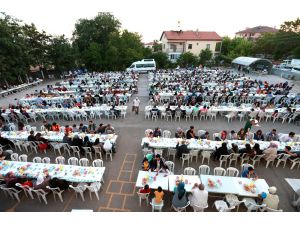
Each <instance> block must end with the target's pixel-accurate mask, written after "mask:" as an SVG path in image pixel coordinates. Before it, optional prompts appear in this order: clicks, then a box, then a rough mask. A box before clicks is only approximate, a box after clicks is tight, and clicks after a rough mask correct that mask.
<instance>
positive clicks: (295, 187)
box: [284, 178, 300, 200]
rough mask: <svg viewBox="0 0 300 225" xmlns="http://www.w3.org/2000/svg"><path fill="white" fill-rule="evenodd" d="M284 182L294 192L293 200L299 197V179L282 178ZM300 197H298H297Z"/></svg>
mask: <svg viewBox="0 0 300 225" xmlns="http://www.w3.org/2000/svg"><path fill="white" fill-rule="evenodd" d="M284 179H285V181H286V182H287V183H288V184H289V185H290V187H291V188H292V189H293V191H294V200H296V197H297V196H298V195H299V191H300V179H293V178H284ZM298 197H300V196H298Z"/></svg>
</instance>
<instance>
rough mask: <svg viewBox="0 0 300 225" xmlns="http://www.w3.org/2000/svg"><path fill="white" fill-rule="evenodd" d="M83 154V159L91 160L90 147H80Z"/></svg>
mask: <svg viewBox="0 0 300 225" xmlns="http://www.w3.org/2000/svg"><path fill="white" fill-rule="evenodd" d="M82 148H83V150H84V153H85V157H86V158H88V156H90V158H91V160H93V156H92V149H91V148H90V147H82Z"/></svg>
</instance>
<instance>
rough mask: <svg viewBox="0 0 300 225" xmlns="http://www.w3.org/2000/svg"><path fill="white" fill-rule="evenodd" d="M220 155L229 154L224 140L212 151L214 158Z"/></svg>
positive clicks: (216, 158)
mask: <svg viewBox="0 0 300 225" xmlns="http://www.w3.org/2000/svg"><path fill="white" fill-rule="evenodd" d="M221 155H229V152H228V148H227V144H226V143H225V142H223V143H222V146H221V147H220V148H216V151H215V153H214V160H215V161H216V160H219V159H220V157H221Z"/></svg>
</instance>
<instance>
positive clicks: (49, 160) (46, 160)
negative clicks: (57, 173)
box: [42, 157, 51, 164]
mask: <svg viewBox="0 0 300 225" xmlns="http://www.w3.org/2000/svg"><path fill="white" fill-rule="evenodd" d="M50 162H51V159H50V158H49V157H44V158H43V159H42V163H47V164H50Z"/></svg>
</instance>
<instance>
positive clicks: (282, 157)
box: [276, 153, 291, 168]
mask: <svg viewBox="0 0 300 225" xmlns="http://www.w3.org/2000/svg"><path fill="white" fill-rule="evenodd" d="M290 157H291V156H290V155H289V154H285V153H281V154H278V155H277V157H276V159H277V164H276V167H278V166H279V165H280V163H283V168H284V167H285V165H286V161H287V160H288V158H290Z"/></svg>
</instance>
